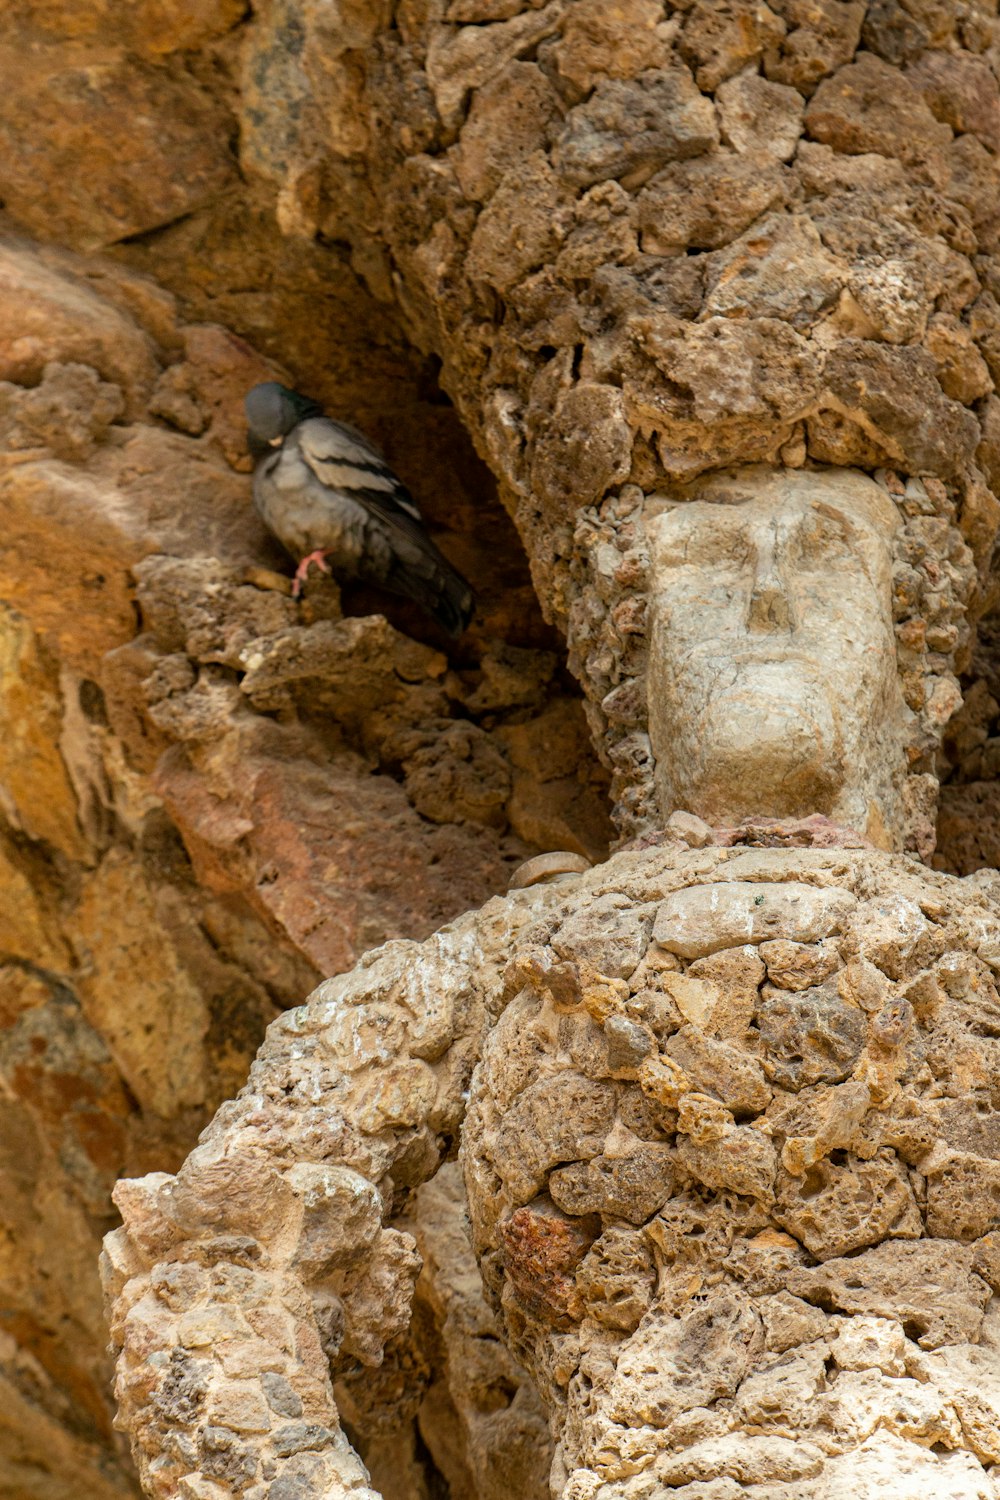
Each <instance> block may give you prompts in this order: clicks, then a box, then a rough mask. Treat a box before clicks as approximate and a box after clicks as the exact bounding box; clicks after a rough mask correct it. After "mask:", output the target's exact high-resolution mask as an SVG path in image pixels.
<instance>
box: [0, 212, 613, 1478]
mask: <svg viewBox="0 0 1000 1500" xmlns="http://www.w3.org/2000/svg"><path fill="white" fill-rule="evenodd" d="M261 274H262V275H263V276H264V279H265V280H266V279H267V276H266V274H265V273H261ZM338 274H339V276H340V277H341V283H340V286H339V288H338V287H334V286H331V288H330V291H329V294H328V301H329V302H333V301H334V299H335V298H336V299H339V303H340V313H339V316H340V318H341V322H342V325H343V329H344V332H343V335H342V348H343V353H342V356H341V359H342V361H344V362H346V364H348V365H350V364H351V363H352V361H353V360H357V361H361V360H366V361H367V366H366V368H367V372H368V373H367V375H366V378H365V382H364V384H362V383H361V382H357V383H356V384H357V389H356V392H355V399H357V400H358V402H359V407H358V409H357V411H356V412H354V413H352V414H354V415H355V417H356V420H360V421H362V422H363V423H365V424H366V425H367V423H368V412H369V411H370V410H371V409H372V408H379V409H382V410H383V411H385V412H388V411H390V410H393V409H395V410H396V412H397V414H398V416H397V419H398V421H399V423H400V428H401V430H405V428H407V427H409V429H410V431H414V430H423V431H424V441H425V443H426V444H427V445H428V449H429V450H430V451H429V454H428V459H427V465H426V468H425V478H426V480H427V483H428V484H429V485H430V487H431V488H432V489H433V490H434V492H435V494H436V495H439V496H440V500H439V501H438V502H437V503H439V504H440V506H441V510H440V511H439V512H438V516H439V519H440V520H441V521H442V522H443V521H445V520H446V519H447V515H446V513H448V514H449V515H450V516H451V519H452V521H453V523H455V524H460V525H462V524H463V523H461V522H458V521H457V517H458V516H459V514H460V513H461V512H462V511H463V507H467V508H468V510H469V511H471V510H472V509H473V505H475V511H476V514H477V516H478V518H479V525H478V528H477V531H476V535H475V536H470V547H471V550H470V551H469V552H468V557H466V556H463V560H462V565H463V567H465V568H466V569H467V570H468V571H469V572H470V574H471V575H472V576H473V577H474V578H475V579H476V583H477V587H478V588H479V589H480V598H481V601H482V602H481V606H480V607H481V610H482V614H481V625H480V626H479V627H477V631H480V632H481V633H477V634H473V635H472V636H470V637H468V638H467V639H466V641H465V643H464V645H463V647H462V650H461V652H460V653H458V654H456V653H454V651H453V652H452V655H451V657H450V658H449V656H448V654H447V653H448V650H449V643H447V642H445V641H443V640H436V639H427V640H425V641H421V640H420V639H419V638H418V637H419V635H420V630H421V627H420V623H419V621H418V620H417V619H416V618H414V617H411V616H410V615H408V614H407V613H406V611H405V610H404V612H403V613H402V614H394V606H393V604H392V602H391V601H387V600H384V599H377V598H368V599H365V598H361V597H358V598H354V599H349V598H345V599H344V600H343V601H341V599H340V597H339V594H338V591H337V590H336V588H335V587H333V586H332V585H330V584H329V583H327V582H326V581H325V580H324V581H323V582H322V583H321V584H314V585H312V586H311V588H310V590H309V591H308V593H307V597H306V599H305V601H304V602H303V604H302V605H301V606H296V605H295V604H294V603H293V601H292V600H291V598H290V596H289V585H288V578H287V573H288V560H287V559H285V558H283V556H282V555H281V553H280V552H279V551H278V550H277V549H276V548H275V546H274V544H273V543H272V542H271V541H270V540H269V539H268V537H267V536H266V534H265V533H264V531H263V529H262V527H261V525H260V523H259V521H258V519H257V517H256V514H255V512H254V511H253V508H252V505H251V503H250V494H249V475H248V473H247V472H246V470H247V458H246V453H245V437H244V428H243V417H242V398H243V395H244V392H245V391H246V389H247V388H248V387H249V386H250V385H251V384H253V382H254V381H256V380H258V379H260V378H263V377H266V376H269V375H272V374H275V373H280V371H281V367H280V366H278V365H276V364H275V363H274V362H273V361H272V360H271V359H268V358H266V357H264V356H263V355H262V354H259V353H257V352H256V351H255V350H254V349H253V348H252V347H251V346H250V345H248V344H247V343H246V342H244V341H243V340H242V339H240V338H238V337H237V336H236V335H234V334H233V333H231V332H230V331H229V330H227V329H225V328H223V327H221V326H220V325H218V324H216V323H214V322H206V321H201V320H198V319H195V318H192V317H191V316H190V315H186V314H185V312H184V311H183V309H182V308H181V307H180V305H179V304H178V302H177V301H176V299H175V298H174V297H173V296H172V295H171V294H170V293H168V292H167V291H165V290H164V289H163V288H162V287H161V286H158V285H157V284H156V283H155V282H153V281H151V280H150V279H149V278H148V277H146V276H145V275H143V274H139V273H136V272H133V271H131V270H129V269H128V268H126V267H124V266H122V265H119V264H115V263H112V262H111V261H109V260H107V259H106V258H97V257H91V256H81V255H77V254H70V253H68V252H66V251H62V250H57V249H55V248H52V247H43V246H40V245H38V244H37V243H32V242H29V241H27V240H26V239H24V238H22V237H18V236H15V235H11V234H8V235H7V236H5V237H4V238H3V241H2V243H0V324H2V330H3V331H2V335H0V435H2V443H3V448H4V454H3V459H2V470H0V496H2V498H0V507H2V510H3V516H4V535H5V541H4V545H3V547H2V548H0V554H2V555H0V601H2V603H0V717H2V720H3V734H2V735H0V954H2V959H0V1076H2V1078H3V1088H4V1104H3V1121H4V1124H3V1132H2V1134H3V1139H4V1142H5V1145H4V1149H3V1153H2V1160H0V1234H2V1238H3V1241H4V1244H5V1245H6V1246H7V1250H6V1251H5V1253H4V1255H3V1257H2V1258H0V1303H2V1305H3V1307H4V1310H5V1320H4V1326H3V1336H2V1340H0V1387H2V1393H3V1401H2V1402H0V1407H2V1412H3V1414H2V1415H0V1491H4V1492H5V1493H6V1492H9V1493H10V1494H11V1495H16V1496H18V1497H20V1496H22V1495H29V1496H31V1500H60V1497H61V1496H63V1495H65V1494H67V1493H69V1492H70V1491H74V1492H75V1490H76V1489H77V1487H79V1489H80V1490H81V1491H82V1493H84V1494H86V1495H88V1496H90V1495H93V1496H95V1497H101V1500H104V1497H112V1496H121V1495H125V1494H128V1493H134V1490H135V1480H134V1476H133V1475H132V1474H131V1472H130V1464H129V1461H128V1457H127V1452H126V1450H125V1445H124V1443H123V1441H122V1439H121V1438H120V1437H117V1436H116V1435H115V1433H114V1432H113V1429H112V1415H113V1407H112V1399H111V1365H110V1362H109V1360H108V1358H107V1353H106V1346H107V1336H106V1330H105V1328H104V1325H103V1319H102V1317H101V1314H100V1311H99V1303H100V1290H99V1284H98V1278H97V1272H96V1262H97V1255H98V1252H99V1246H100V1239H101V1236H102V1235H103V1234H104V1233H105V1232H106V1231H107V1230H109V1229H111V1228H112V1227H113V1225H114V1224H115V1222H116V1218H115V1210H114V1206H113V1204H112V1202H111V1190H112V1188H113V1186H114V1183H115V1181H116V1179H117V1178H119V1177H120V1176H122V1175H126V1176H135V1175H136V1174H141V1173H143V1172H146V1171H150V1170H154V1169H159V1170H171V1169H174V1168H176V1167H177V1166H179V1164H180V1163H181V1162H182V1161H183V1159H184V1157H185V1155H186V1153H187V1152H188V1151H189V1150H190V1148H191V1147H192V1145H193V1144H194V1142H195V1140H196V1139H197V1135H198V1132H199V1130H201V1128H202V1127H203V1126H204V1125H205V1124H206V1123H207V1121H208V1120H209V1119H210V1118H211V1116H212V1114H213V1113H214V1111H215V1110H216V1109H217V1107H218V1106H219V1105H220V1104H221V1103H222V1102H223V1101H224V1100H225V1099H226V1098H228V1097H230V1096H231V1095H232V1094H233V1093H234V1092H235V1091H236V1090H237V1089H238V1088H239V1087H240V1086H241V1084H242V1083H243V1081H244V1080H245V1078H246V1074H247V1070H248V1068H249V1066H250V1063H251V1061H252V1059H253V1056H254V1053H255V1051H256V1049H257V1047H258V1045H259V1043H260V1041H261V1039H262V1037H263V1034H264V1029H265V1027H266V1025H267V1023H268V1022H269V1021H270V1020H271V1019H273V1017H274V1016H275V1015H276V1014H277V1013H278V1012H279V1011H281V1010H283V1009H285V1008H287V1007H288V1006H290V1005H294V1004H297V1003H298V1002H299V1001H300V1000H301V998H302V996H303V995H305V994H307V993H308V992H309V991H310V989H312V988H313V987H314V985H315V984H316V982H317V980H318V979H319V978H320V977H322V976H323V975H325V974H327V973H334V972H337V971H339V970H341V969H344V968H349V967H350V965H351V964H352V963H353V962H354V961H355V959H356V957H357V956H358V954H359V953H360V952H362V951H363V950H364V949H365V948H366V947H368V946H370V945H371V944H373V943H378V942H381V941H383V940H384V939H385V938H386V937H388V936H392V935H418V936H424V935H426V934H427V933H428V932H430V931H431V930H433V928H434V927H436V926H437V925H438V924H439V923H440V922H441V921H442V920H443V919H445V918H447V917H449V916H451V915H453V914H454V913H455V912H456V911H459V910H461V909H463V908H464V907H466V906H469V905H475V904H478V903H480V902H481V901H482V900H484V899H485V898H486V897H488V896H489V895H490V894H492V893H493V892H495V891H501V890H504V889H505V888H506V886H507V883H508V880H509V877H510V875H511V873H512V871H513V870H514V869H515V868H517V866H518V865H519V864H520V863H521V862H522V861H523V860H524V859H525V858H526V857H529V856H531V855H532V854H534V853H536V852H537V851H538V850H539V849H548V848H552V847H556V848H563V849H566V848H567V847H569V848H574V849H575V857H576V858H577V859H578V860H580V861H581V862H582V863H583V864H584V865H586V863H587V860H586V859H583V858H582V855H583V852H584V851H585V852H586V853H587V854H588V855H589V856H590V858H595V857H600V855H601V853H602V852H603V847H604V843H605V841H606V839H607V836H608V832H609V826H608V822H607V815H606V812H605V810H604V778H603V777H602V775H601V773H600V771H599V768H597V766H596V762H595V758H594V756H593V753H592V751H591V749H590V746H589V742H588V738H587V734H586V728H585V721H584V717H583V713H582V709H581V706H580V703H579V699H578V698H577V697H575V696H574V695H573V692H572V689H571V687H570V685H569V683H568V682H567V681H565V680H563V678H562V676H561V674H560V672H559V670H558V665H557V656H556V654H555V652H554V651H553V649H552V647H553V645H555V644H557V643H556V642H555V641H553V640H552V639H551V637H550V634H549V632H548V631H547V630H546V628H545V626H544V625H543V623H542V621H541V618H540V615H539V613H538V610H537V607H536V606H534V605H533V603H532V596H531V590H530V585H529V583H528V577H527V569H526V567H525V565H524V563H523V561H522V562H519V561H518V557H517V546H516V538H515V537H514V534H513V531H512V528H511V527H510V525H509V522H507V520H506V518H505V517H504V515H503V513H502V511H501V510H500V508H499V506H498V505H497V504H496V502H495V501H492V502H491V501H490V499H489V489H488V486H489V477H488V475H487V474H486V473H485V471H483V470H482V469H481V468H480V467H479V466H478V465H477V464H476V462H475V460H474V458H473V457H472V456H471V454H470V453H468V451H467V450H463V451H464V452H465V456H464V458H462V457H461V456H458V457H457V458H454V462H453V457H454V455H455V453H456V449H455V443H458V445H459V448H461V442H462V440H461V436H460V434H459V433H458V429H457V424H456V423H455V422H454V418H453V416H451V414H450V413H448V411H447V408H443V407H441V406H440V405H435V404H433V403H431V402H429V401H427V400H425V399H424V398H422V397H421V396H420V395H419V394H418V385H419V379H418V375H419V371H418V369H417V368H416V363H417V362H415V361H414V359H413V357H412V356H411V355H409V354H408V353H407V351H406V349H405V345H404V343H403V341H402V339H401V337H400V336H399V335H398V333H397V334H395V335H393V336H392V337H391V338H390V335H389V333H388V332H387V331H386V327H385V321H386V320H385V316H384V314H383V313H381V312H380V311H378V310H377V309H373V307H372V306H371V304H364V303H363V296H364V294H363V291H362V289H361V288H360V286H359V285H358V284H357V282H356V281H354V280H353V278H351V277H350V275H349V273H346V272H345V271H344V270H343V269H341V271H340V272H339V273H338ZM363 305H367V306H368V314H369V322H368V323H367V324H365V323H364V322H363V320H362V319H361V318H360V316H359V308H360V307H361V306H363ZM375 325H377V326H378V328H379V330H380V332H379V335H378V340H381V343H382V347H383V351H384V352H383V353H382V354H381V355H380V354H379V353H378V347H379V344H378V341H376V342H374V343H373V342H372V338H371V330H372V328H373V327H374V326H375ZM348 339H352V340H353V341H354V342H353V345H351V344H350V342H347V340H348ZM393 339H394V342H393ZM352 350H353V352H352ZM323 357H324V359H325V357H326V356H325V355H324V356H323ZM343 372H344V363H341V365H340V366H339V373H338V368H337V367H334V369H333V370H332V371H330V372H329V378H330V379H331V380H332V381H334V382H336V383H337V385H338V388H339V390H340V392H341V399H342V392H343V389H344V388H345V386H344V383H343V382H344V373H343ZM352 378H353V377H352ZM333 394H334V395H336V394H337V392H336V391H335V392H333ZM369 403H371V405H370V406H369ZM341 410H342V411H343V408H341ZM343 414H345V415H346V414H347V413H346V412H344V413H343ZM449 424H450V428H449ZM449 430H450V433H451V437H450V438H449V437H447V435H446V434H447V432H448V431H449ZM452 440H454V441H452ZM463 464H464V466H465V468H464V470H463ZM408 477H409V476H408ZM413 484H414V488H415V490H417V492H418V493H420V492H421V484H420V479H419V476H415V477H414V479H413ZM474 490H475V497H473V491H474ZM463 529H465V530H467V531H470V532H471V528H464V526H463ZM439 534H440V533H439ZM445 544H446V545H447V542H446V543H445ZM463 545H464V544H463ZM512 549H513V550H512ZM476 553H479V556H480V557H481V559H482V560H483V562H486V558H487V556H488V555H490V554H492V561H490V562H489V564H488V568H487V571H488V572H489V573H490V579H489V580H487V579H486V576H485V575H484V574H483V573H482V572H481V571H480V570H479V566H478V564H477V562H476V556H475V554H476ZM382 608H384V609H387V610H388V611H389V614H390V615H393V618H394V621H395V623H394V624H390V623H389V622H388V620H387V619H386V618H385V617H384V616H383V615H381V614H379V613H378V612H377V611H379V610H380V609H382ZM515 620H516V622H517V623H516V624H515V623H514V622H515ZM414 631H415V632H416V635H413V634H408V633H407V632H414ZM252 1415H253V1412H252V1411H250V1409H249V1408H248V1415H247V1420H249V1419H250V1416H252ZM257 1415H258V1416H259V1412H258V1413H257ZM254 1419H255V1420H256V1417H255V1418H254ZM431 1468H433V1465H431Z"/></svg>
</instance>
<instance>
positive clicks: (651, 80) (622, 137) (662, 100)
mask: <svg viewBox="0 0 1000 1500" xmlns="http://www.w3.org/2000/svg"><path fill="white" fill-rule="evenodd" d="M718 139H719V134H718V126H717V125H716V123H715V114H714V111H713V110H712V107H711V105H710V104H709V102H708V100H707V99H704V98H702V96H701V94H699V92H698V90H697V88H696V87H695V83H694V80H693V78H692V77H691V74H690V73H689V72H688V71H687V69H686V68H684V67H682V66H680V65H676V64H675V65H674V66H673V67H672V68H669V69H653V70H650V71H648V72H645V73H641V74H639V76H638V77H637V78H636V79H635V80H634V81H631V80H630V81H629V82H628V83H624V82H619V81H618V80H617V79H608V80H607V81H602V82H601V83H599V84H598V85H597V87H596V89H595V90H594V92H593V94H592V96H591V98H590V99H589V100H588V101H587V103H586V104H580V105H577V107H576V108H575V109H573V110H571V111H570V113H569V115H568V116H567V119H566V126H565V129H564V130H563V132H562V134H561V135H560V136H559V138H558V140H557V141H556V143H555V146H554V148H553V153H552V160H553V165H554V166H555V168H556V171H557V173H558V174H559V176H560V177H562V178H564V179H565V180H566V181H567V182H569V183H571V184H572V185H573V186H574V187H576V188H581V187H588V186H589V185H590V184H591V183H593V182H603V181H605V180H606V179H607V178H610V177H613V178H617V179H619V180H621V179H630V178H633V177H636V176H638V177H639V178H646V177H649V176H651V175H652V173H653V172H656V171H657V170H658V169H659V168H660V167H662V166H663V164H664V163H665V162H668V161H683V160H685V159H686V158H687V157H691V156H700V155H701V154H702V153H703V152H705V151H708V150H710V148H711V147H712V146H714V145H715V144H716V143H717V141H718Z"/></svg>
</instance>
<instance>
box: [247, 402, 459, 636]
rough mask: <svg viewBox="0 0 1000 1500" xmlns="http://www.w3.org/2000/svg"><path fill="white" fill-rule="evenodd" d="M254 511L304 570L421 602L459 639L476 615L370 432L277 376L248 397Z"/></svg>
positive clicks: (298, 586)
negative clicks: (339, 418)
mask: <svg viewBox="0 0 1000 1500" xmlns="http://www.w3.org/2000/svg"><path fill="white" fill-rule="evenodd" d="M244 406H245V409H246V416H247V427H248V446H249V449H250V455H251V457H252V458H253V460H254V474H253V499H254V505H255V507H256V509H257V512H258V514H259V515H260V517H261V519H262V521H263V522H264V525H265V526H266V527H267V529H268V530H269V531H270V532H271V533H272V534H273V535H274V536H275V537H277V539H278V541H279V542H280V543H281V545H282V546H283V547H284V549H285V551H286V552H288V553H290V554H291V556H292V557H294V558H295V559H296V560H297V562H298V566H297V568H296V570H295V581H294V584H293V587H292V594H293V597H294V598H296V599H297V598H298V597H299V595H300V593H301V592H302V585H303V583H304V582H305V579H306V576H307V574H308V572H309V567H310V565H311V564H313V563H315V565H316V566H317V567H318V568H320V569H321V570H322V571H323V572H324V573H332V574H333V575H334V576H335V577H337V578H338V579H339V580H342V581H345V582H346V581H350V580H358V581H360V582H364V583H374V584H378V585H380V586H381V587H382V588H384V589H388V590H390V591H391V592H392V593H394V594H402V595H404V597H406V598H408V599H413V600H415V601H416V603H417V604H419V605H420V606H421V607H422V608H423V609H424V610H425V612H426V613H427V614H428V615H430V616H431V617H432V619H434V620H436V621H437V622H438V624H439V625H441V626H443V628H444V629H445V630H446V631H447V632H448V633H449V635H452V636H459V635H461V634H462V631H463V630H465V629H466V627H467V626H468V624H469V621H470V619H471V618H472V611H473V604H474V596H473V592H472V589H471V588H470V586H469V584H468V583H467V582H466V580H465V579H464V578H463V577H462V575H461V573H459V572H458V571H457V569H455V568H453V567H452V565H451V563H450V562H448V560H447V558H446V557H444V556H443V555H442V553H441V552H439V550H438V548H437V547H436V546H435V545H434V543H433V541H432V540H431V538H430V537H429V536H428V534H427V532H426V531H425V529H424V523H423V518H422V517H421V514H420V511H419V510H418V508H417V505H416V502H415V501H414V499H413V496H412V495H411V494H410V492H409V490H408V489H407V488H406V486H405V485H404V484H403V482H402V480H400V479H399V478H398V477H397V476H396V475H395V474H394V473H393V471H392V469H390V467H389V465H388V464H387V463H386V461H385V457H384V455H383V454H382V453H381V452H380V451H379V449H378V448H376V446H375V444H374V443H372V442H371V441H370V440H369V439H368V438H366V437H365V435H364V433H362V432H359V431H358V430H357V428H356V427H351V426H349V425H348V424H347V423H346V422H338V421H335V420H334V419H333V418H332V417H328V416H327V415H326V413H325V412H324V410H323V408H322V407H321V406H320V405H319V404H318V402H316V401H313V400H311V399H310V398H309V397H308V396H303V395H302V394H301V393H300V392H299V391H294V390H291V389H290V388H289V387H288V386H285V385H280V384H279V383H278V382H277V381H274V380H268V381H265V382H264V383H263V384H261V385H255V386H254V387H253V389H252V390H251V391H249V392H248V393H247V395H246V397H245V399H244Z"/></svg>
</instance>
